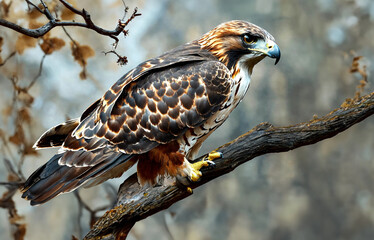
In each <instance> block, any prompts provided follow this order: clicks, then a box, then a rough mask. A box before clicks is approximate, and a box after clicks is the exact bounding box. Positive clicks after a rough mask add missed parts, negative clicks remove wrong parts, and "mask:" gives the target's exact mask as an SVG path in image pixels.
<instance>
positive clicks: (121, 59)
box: [103, 50, 128, 66]
mask: <svg viewBox="0 0 374 240" xmlns="http://www.w3.org/2000/svg"><path fill="white" fill-rule="evenodd" d="M103 53H104V54H105V56H106V55H107V54H108V53H113V54H115V55H116V56H117V57H118V59H117V63H118V64H119V65H121V66H123V65H125V64H127V63H128V60H127V57H126V56H121V55H119V54H118V53H117V52H116V51H114V50H111V51H108V52H103Z"/></svg>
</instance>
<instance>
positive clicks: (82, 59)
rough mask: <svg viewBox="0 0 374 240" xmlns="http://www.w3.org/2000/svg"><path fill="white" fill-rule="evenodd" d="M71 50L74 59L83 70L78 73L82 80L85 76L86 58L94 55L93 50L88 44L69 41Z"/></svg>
mask: <svg viewBox="0 0 374 240" xmlns="http://www.w3.org/2000/svg"><path fill="white" fill-rule="evenodd" d="M70 47H71V52H72V55H73V57H74V60H75V61H77V62H78V63H79V65H81V66H82V68H83V70H82V72H81V73H80V74H79V77H80V78H81V79H82V80H83V79H86V78H87V73H86V65H87V59H88V58H90V57H93V56H95V51H94V50H93V49H92V48H91V47H90V46H88V45H80V44H79V43H77V42H71V43H70Z"/></svg>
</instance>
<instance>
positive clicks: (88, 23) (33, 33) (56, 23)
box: [0, 0, 141, 44]
mask: <svg viewBox="0 0 374 240" xmlns="http://www.w3.org/2000/svg"><path fill="white" fill-rule="evenodd" d="M26 2H27V4H28V5H31V6H33V7H34V8H35V9H36V10H37V11H39V12H41V13H42V14H44V15H45V16H46V17H47V18H48V20H49V22H48V23H46V24H45V25H43V26H41V27H39V28H37V29H28V28H24V27H21V26H19V25H17V24H15V23H12V22H9V21H7V20H5V19H0V26H4V27H7V28H10V29H12V30H14V31H16V32H19V33H22V34H24V35H27V36H29V37H33V38H38V37H41V36H43V35H45V34H46V33H48V32H49V31H50V30H51V29H53V28H55V27H61V26H75V27H83V28H87V29H91V30H94V31H95V32H97V33H99V34H101V35H104V36H109V37H111V38H113V39H114V40H115V43H116V44H117V43H118V41H119V39H118V37H117V36H118V35H119V34H120V33H122V32H123V33H124V35H125V36H126V35H127V34H128V31H127V30H125V27H126V26H127V25H128V24H129V23H130V22H131V21H132V20H133V19H134V18H135V17H137V16H140V15H141V14H140V13H137V9H135V10H134V13H133V14H132V15H131V17H130V18H129V19H128V20H127V21H126V22H123V21H122V20H119V22H118V24H117V27H116V28H115V29H114V30H106V29H103V28H101V27H99V26H97V25H96V24H95V23H94V22H93V21H92V19H91V15H90V14H89V13H88V12H87V11H86V10H85V9H82V10H81V11H80V10H78V9H76V8H74V7H73V6H72V5H71V4H70V3H68V2H67V1H65V0H60V2H61V3H62V4H63V5H64V6H65V7H66V8H67V9H69V10H70V11H72V12H73V13H75V14H77V15H79V16H81V17H82V18H83V20H84V23H80V22H65V21H60V20H59V19H57V18H55V17H53V16H52V14H51V12H50V11H49V10H48V7H47V5H46V4H45V3H44V1H42V0H41V1H40V2H41V4H42V6H43V8H44V9H41V8H39V7H38V6H36V5H35V4H33V3H32V2H30V1H28V0H26Z"/></svg>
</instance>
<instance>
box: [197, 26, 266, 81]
mask: <svg viewBox="0 0 374 240" xmlns="http://www.w3.org/2000/svg"><path fill="white" fill-rule="evenodd" d="M198 43H199V44H200V47H201V48H202V49H205V50H208V51H209V52H210V53H211V54H212V55H213V56H215V57H216V58H218V60H219V61H220V62H222V63H223V64H225V65H226V67H227V68H228V69H229V70H230V71H231V73H232V75H233V77H234V76H235V75H236V74H237V73H238V71H243V70H245V71H248V74H249V75H251V74H252V71H253V67H254V66H255V65H256V64H257V63H258V62H260V61H261V60H262V59H264V58H265V56H263V55H262V56H261V55H254V54H251V53H250V52H245V51H243V47H242V45H241V44H242V43H241V41H240V40H239V39H238V38H237V37H236V36H233V35H223V33H222V32H221V31H218V30H214V29H213V30H212V31H210V32H208V33H206V34H204V35H203V36H202V37H201V38H200V39H199V40H198Z"/></svg>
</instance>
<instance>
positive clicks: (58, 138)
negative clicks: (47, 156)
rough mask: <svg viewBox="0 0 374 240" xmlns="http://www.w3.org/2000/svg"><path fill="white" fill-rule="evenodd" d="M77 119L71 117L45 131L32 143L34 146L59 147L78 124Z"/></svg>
mask: <svg viewBox="0 0 374 240" xmlns="http://www.w3.org/2000/svg"><path fill="white" fill-rule="evenodd" d="M78 124H79V119H78V118H76V119H71V120H68V121H67V122H64V123H61V124H59V125H57V126H54V127H52V128H51V129H49V130H48V131H46V132H45V133H44V134H43V135H42V136H41V137H40V138H39V139H38V140H37V141H36V143H35V144H34V148H36V149H39V148H50V147H59V146H61V145H62V144H63V142H64V141H65V139H66V137H67V136H68V135H69V134H70V133H71V132H72V131H73V130H74V129H75V128H76V127H77V126H78Z"/></svg>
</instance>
